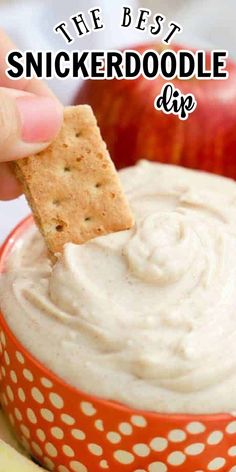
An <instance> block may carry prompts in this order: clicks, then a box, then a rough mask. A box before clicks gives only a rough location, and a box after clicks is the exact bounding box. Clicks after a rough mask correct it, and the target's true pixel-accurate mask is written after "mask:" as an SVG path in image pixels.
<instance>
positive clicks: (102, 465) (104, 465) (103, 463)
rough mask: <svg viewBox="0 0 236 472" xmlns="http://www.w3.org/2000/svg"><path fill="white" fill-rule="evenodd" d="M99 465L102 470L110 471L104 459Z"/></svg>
mask: <svg viewBox="0 0 236 472" xmlns="http://www.w3.org/2000/svg"><path fill="white" fill-rule="evenodd" d="M99 465H100V467H101V469H109V465H108V462H107V461H106V460H104V459H103V460H102V461H101V462H100V463H99Z"/></svg>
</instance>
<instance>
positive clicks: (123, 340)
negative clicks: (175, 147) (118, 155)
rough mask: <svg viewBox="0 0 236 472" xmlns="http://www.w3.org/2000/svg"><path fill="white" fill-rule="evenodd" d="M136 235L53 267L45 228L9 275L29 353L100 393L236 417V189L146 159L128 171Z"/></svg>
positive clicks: (11, 306)
mask: <svg viewBox="0 0 236 472" xmlns="http://www.w3.org/2000/svg"><path fill="white" fill-rule="evenodd" d="M120 177H121V180H122V183H123V186H124V189H125V191H126V194H127V196H128V199H129V202H130V204H131V207H132V209H133V212H134V215H135V219H136V226H135V227H134V228H132V229H131V230H129V231H123V232H121V233H116V234H111V235H108V236H103V237H100V238H97V239H95V240H93V241H90V242H88V243H86V244H84V245H81V246H78V245H74V244H67V245H66V246H65V249H64V254H63V255H62V257H61V259H60V260H59V261H58V262H57V264H56V265H55V266H54V267H52V265H51V263H50V261H49V260H48V258H47V254H46V249H45V246H44V242H43V240H42V238H41V236H40V235H39V233H38V232H37V230H35V229H31V230H29V231H28V233H27V234H25V237H24V238H23V239H22V240H21V241H19V243H18V245H17V247H16V248H15V250H14V252H13V254H12V255H11V257H10V259H9V263H8V268H7V273H6V275H3V276H2V277H1V282H0V303H1V308H2V311H3V313H4V316H5V318H6V320H7V322H8V323H9V326H10V328H11V329H12V331H13V332H14V333H15V335H16V336H17V337H18V338H19V340H20V341H21V342H22V343H23V344H24V345H25V346H26V348H28V350H29V351H30V352H31V353H32V354H33V355H34V356H36V357H37V358H38V359H40V360H41V361H42V362H43V363H44V364H45V365H46V366H47V367H48V368H49V369H51V370H52V371H54V372H55V373H57V374H58V375H59V376H60V377H62V378H63V379H64V380H65V381H67V382H68V383H70V384H71V385H73V386H75V387H78V388H80V389H82V390H84V391H86V392H88V393H90V394H95V395H98V396H101V397H104V398H107V399H112V400H117V401H118V402H122V403H125V404H127V405H131V406H134V407H137V408H141V409H146V410H154V411H161V412H185V413H189V412H191V413H206V412H209V413H211V412H223V411H232V410H235V409H236V183H235V182H234V181H231V180H229V179H225V178H223V177H217V176H214V175H210V174H206V173H201V172H197V171H191V170H186V169H183V168H180V167H175V166H168V165H161V164H154V163H148V162H145V161H143V162H141V163H139V164H138V165H137V166H136V167H133V168H129V169H125V170H123V171H121V172H120Z"/></svg>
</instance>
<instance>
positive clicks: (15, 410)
mask: <svg viewBox="0 0 236 472" xmlns="http://www.w3.org/2000/svg"><path fill="white" fill-rule="evenodd" d="M14 415H15V417H16V419H17V420H18V421H22V414H21V412H20V410H18V408H15V409H14Z"/></svg>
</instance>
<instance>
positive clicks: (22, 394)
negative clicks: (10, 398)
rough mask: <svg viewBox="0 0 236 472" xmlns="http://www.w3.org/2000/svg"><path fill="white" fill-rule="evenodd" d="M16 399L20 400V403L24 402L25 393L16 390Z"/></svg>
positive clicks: (20, 389) (21, 389) (21, 390)
mask: <svg viewBox="0 0 236 472" xmlns="http://www.w3.org/2000/svg"><path fill="white" fill-rule="evenodd" d="M18 397H19V399H20V401H21V402H23V403H24V402H25V392H24V390H23V388H18Z"/></svg>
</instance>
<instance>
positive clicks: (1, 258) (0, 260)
mask: <svg viewBox="0 0 236 472" xmlns="http://www.w3.org/2000/svg"><path fill="white" fill-rule="evenodd" d="M33 224H34V219H33V216H32V215H31V214H30V215H28V216H27V217H26V218H24V219H23V220H22V221H20V222H19V223H18V224H17V225H16V227H15V228H14V229H13V230H12V231H11V232H10V234H9V235H8V236H7V237H6V239H5V241H4V242H3V244H2V245H1V246H0V275H1V274H2V273H4V266H5V262H6V259H7V257H8V255H9V254H10V253H11V251H12V249H13V248H14V246H15V244H16V242H17V241H18V239H19V238H20V237H21V236H22V234H24V233H25V231H27V229H29V228H30V227H31V226H32V225H33ZM0 328H2V330H3V331H4V332H5V333H6V334H7V336H8V337H9V338H10V339H11V341H12V343H13V344H14V345H15V347H16V349H17V350H19V351H21V352H22V353H23V355H24V356H25V358H26V359H27V360H28V361H29V363H33V364H34V365H36V366H37V368H38V369H40V370H41V372H42V375H43V376H44V377H46V378H49V379H50V380H52V382H54V383H59V384H61V386H62V387H63V388H66V389H67V390H70V391H71V392H73V394H78V393H79V394H80V395H81V396H84V397H85V398H86V400H87V401H88V402H91V403H93V402H95V403H97V404H100V405H102V406H103V407H105V408H115V409H116V410H120V411H123V412H126V413H128V414H130V415H137V416H144V417H145V418H146V419H148V418H150V420H153V419H154V418H155V419H156V420H161V421H162V422H169V421H176V422H183V421H188V422H192V421H203V422H204V421H205V422H208V423H209V422H216V421H224V422H227V421H232V420H236V419H235V415H233V414H232V413H204V414H198V413H164V412H163V413H162V412H156V411H149V410H141V409H138V408H134V407H131V406H128V405H125V404H123V403H119V402H118V401H115V400H108V399H104V398H102V397H99V396H96V395H92V394H89V393H87V392H85V391H83V390H80V389H79V388H76V387H74V386H73V385H70V384H69V383H67V382H66V381H65V380H64V379H63V378H61V377H60V376H59V375H57V374H56V373H54V372H53V371H52V370H50V369H48V368H47V367H46V366H45V365H44V364H43V363H42V362H41V361H40V360H38V359H37V358H36V357H34V355H33V354H31V353H30V351H28V350H27V349H26V348H25V347H24V345H23V344H22V343H21V342H20V340H19V339H18V338H17V337H16V336H15V334H14V333H13V331H12V330H11V329H10V327H9V326H8V323H7V322H6V320H5V318H4V314H3V313H2V312H1V310H0Z"/></svg>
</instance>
